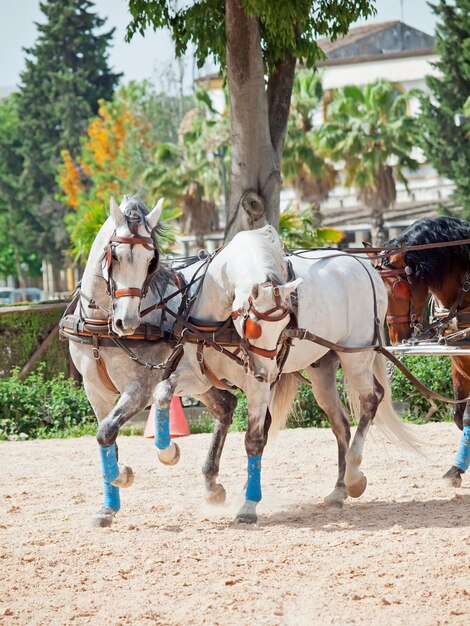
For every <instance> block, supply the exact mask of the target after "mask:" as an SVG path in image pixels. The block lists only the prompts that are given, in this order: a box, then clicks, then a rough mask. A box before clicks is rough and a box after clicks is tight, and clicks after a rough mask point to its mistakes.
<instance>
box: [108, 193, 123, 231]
mask: <svg viewBox="0 0 470 626" xmlns="http://www.w3.org/2000/svg"><path fill="white" fill-rule="evenodd" d="M109 212H110V214H111V217H112V218H113V222H114V225H115V226H119V224H120V223H121V222H122V220H123V218H124V214H123V212H122V211H121V209H120V208H119V206H118V204H117V202H116V200H115V199H114V196H111V200H110V203H109Z"/></svg>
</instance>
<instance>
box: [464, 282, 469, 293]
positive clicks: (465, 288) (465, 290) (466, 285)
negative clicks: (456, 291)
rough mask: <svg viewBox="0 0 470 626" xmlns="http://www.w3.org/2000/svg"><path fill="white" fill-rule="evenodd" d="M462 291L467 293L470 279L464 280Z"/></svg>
mask: <svg viewBox="0 0 470 626" xmlns="http://www.w3.org/2000/svg"><path fill="white" fill-rule="evenodd" d="M462 291H463V292H464V293H467V292H468V291H470V281H469V280H466V281H465V282H464V284H463V285H462Z"/></svg>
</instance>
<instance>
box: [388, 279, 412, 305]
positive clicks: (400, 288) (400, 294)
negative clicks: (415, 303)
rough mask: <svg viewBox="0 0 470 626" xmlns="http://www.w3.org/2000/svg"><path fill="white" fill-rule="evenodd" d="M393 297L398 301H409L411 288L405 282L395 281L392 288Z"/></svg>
mask: <svg viewBox="0 0 470 626" xmlns="http://www.w3.org/2000/svg"><path fill="white" fill-rule="evenodd" d="M392 293H393V295H394V296H395V297H396V298H398V299H399V300H411V287H410V283H409V282H408V281H407V280H397V281H396V282H395V283H394V284H393V287H392Z"/></svg>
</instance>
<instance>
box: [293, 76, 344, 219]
mask: <svg viewBox="0 0 470 626" xmlns="http://www.w3.org/2000/svg"><path fill="white" fill-rule="evenodd" d="M322 101H323V88H322V83H321V77H320V75H319V74H317V73H315V72H312V71H305V70H304V71H299V72H297V73H296V75H295V78H294V86H293V90H292V100H291V110H290V114H289V121H288V124H287V135H286V143H285V147H284V156H283V160H282V173H283V177H284V180H285V181H286V182H287V183H288V184H290V185H292V186H293V188H294V189H295V190H296V192H297V194H298V195H299V197H300V200H302V201H303V202H310V203H312V204H314V205H315V207H316V208H319V206H320V204H321V202H322V201H323V200H325V199H326V198H327V197H328V193H329V192H330V191H331V189H332V188H333V187H334V184H335V180H336V170H335V169H334V167H333V166H332V165H331V164H329V163H327V162H326V161H325V159H323V158H322V157H321V156H320V155H319V154H318V151H317V150H316V148H315V146H314V141H313V134H312V129H313V118H314V115H315V114H316V113H317V112H318V110H319V107H320V105H321V103H322Z"/></svg>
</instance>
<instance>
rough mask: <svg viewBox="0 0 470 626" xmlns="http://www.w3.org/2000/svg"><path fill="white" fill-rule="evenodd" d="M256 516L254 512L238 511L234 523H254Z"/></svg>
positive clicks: (256, 519)
mask: <svg viewBox="0 0 470 626" xmlns="http://www.w3.org/2000/svg"><path fill="white" fill-rule="evenodd" d="M257 521H258V516H257V515H256V513H238V514H237V517H236V518H235V524H256V522H257Z"/></svg>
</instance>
